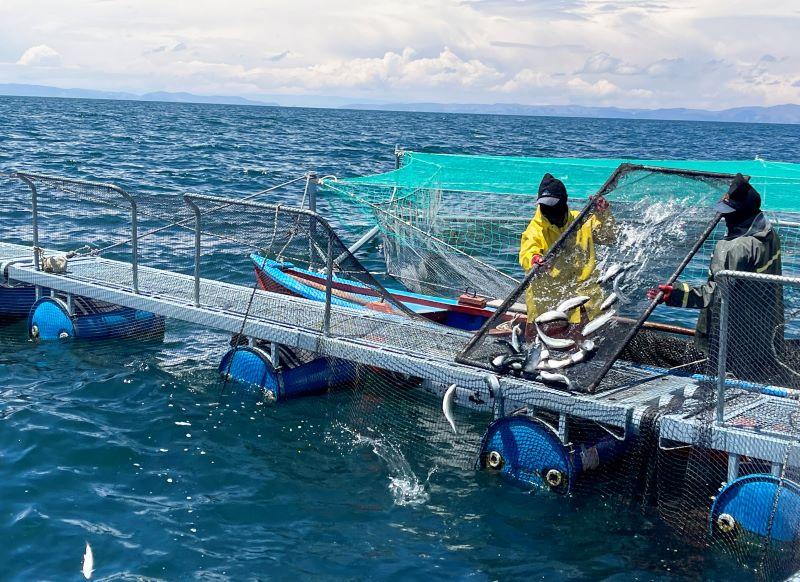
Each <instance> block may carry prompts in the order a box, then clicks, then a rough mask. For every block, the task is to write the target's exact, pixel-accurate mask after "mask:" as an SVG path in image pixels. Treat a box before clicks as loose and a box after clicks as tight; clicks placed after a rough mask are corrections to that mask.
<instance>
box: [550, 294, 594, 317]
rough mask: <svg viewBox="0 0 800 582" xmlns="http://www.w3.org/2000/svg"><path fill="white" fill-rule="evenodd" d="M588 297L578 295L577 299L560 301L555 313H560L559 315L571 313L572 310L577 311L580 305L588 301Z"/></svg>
mask: <svg viewBox="0 0 800 582" xmlns="http://www.w3.org/2000/svg"><path fill="white" fill-rule="evenodd" d="M589 299H590V297H588V296H586V295H578V296H577V297H573V298H572V299H567V300H566V301H562V302H561V303H560V304H559V305H558V307H556V311H560V312H561V313H567V312H568V311H572V310H573V309H577V308H578V307H580V306H581V305H584V304H585V303H586V302H587V301H589Z"/></svg>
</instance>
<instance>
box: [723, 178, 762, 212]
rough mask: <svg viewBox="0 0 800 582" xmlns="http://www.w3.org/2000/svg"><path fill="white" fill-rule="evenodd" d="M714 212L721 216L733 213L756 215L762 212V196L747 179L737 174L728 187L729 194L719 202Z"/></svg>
mask: <svg viewBox="0 0 800 582" xmlns="http://www.w3.org/2000/svg"><path fill="white" fill-rule="evenodd" d="M714 210H716V211H717V212H719V213H720V214H731V213H733V212H738V213H740V214H756V213H757V212H758V211H759V210H761V195H760V194H759V193H758V192H757V191H756V189H755V188H753V187H752V186H751V185H750V183H749V182H748V181H747V178H745V177H744V176H742V175H741V174H736V176H735V177H734V178H733V180H732V181H731V185H730V186H729V187H728V192H727V193H726V194H725V196H724V197H723V198H722V200H720V201H719V202H717V205H716V206H715V207H714Z"/></svg>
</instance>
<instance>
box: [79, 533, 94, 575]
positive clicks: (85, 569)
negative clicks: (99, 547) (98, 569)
mask: <svg viewBox="0 0 800 582" xmlns="http://www.w3.org/2000/svg"><path fill="white" fill-rule="evenodd" d="M92 572H94V555H93V554H92V546H90V545H89V542H86V551H85V552H84V553H83V566H82V567H81V573H82V574H83V577H84V578H86V579H87V580H88V579H89V578H91V577H92Z"/></svg>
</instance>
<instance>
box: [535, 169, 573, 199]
mask: <svg viewBox="0 0 800 582" xmlns="http://www.w3.org/2000/svg"><path fill="white" fill-rule="evenodd" d="M566 201H567V189H566V187H565V186H564V182H562V181H561V180H559V179H558V178H554V177H553V176H552V174H545V175H544V176H543V177H542V181H541V182H540V183H539V196H538V197H537V198H536V203H537V204H544V205H545V206H555V205H557V204H559V203H561V202H564V203H566Z"/></svg>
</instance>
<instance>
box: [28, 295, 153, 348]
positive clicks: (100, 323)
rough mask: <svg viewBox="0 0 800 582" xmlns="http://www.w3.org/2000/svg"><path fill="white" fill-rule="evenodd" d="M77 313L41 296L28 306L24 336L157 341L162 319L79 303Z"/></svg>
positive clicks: (52, 299) (105, 306)
mask: <svg viewBox="0 0 800 582" xmlns="http://www.w3.org/2000/svg"><path fill="white" fill-rule="evenodd" d="M81 304H82V310H81V312H80V313H73V314H70V312H69V308H68V307H67V305H66V304H65V303H64V302H63V301H61V300H60V299H57V298H55V297H42V298H41V299H39V300H37V301H36V302H35V303H34V304H33V307H31V310H30V314H29V316H28V333H29V334H30V337H31V338H33V339H38V340H45V341H48V340H57V339H62V340H63V339H81V340H99V339H119V338H136V339H158V338H161V337H163V336H164V318H163V317H161V316H160V315H155V314H153V313H149V312H147V311H140V310H138V309H131V308H129V307H120V306H114V305H108V304H100V303H98V302H92V301H89V300H86V299H82V300H81Z"/></svg>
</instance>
